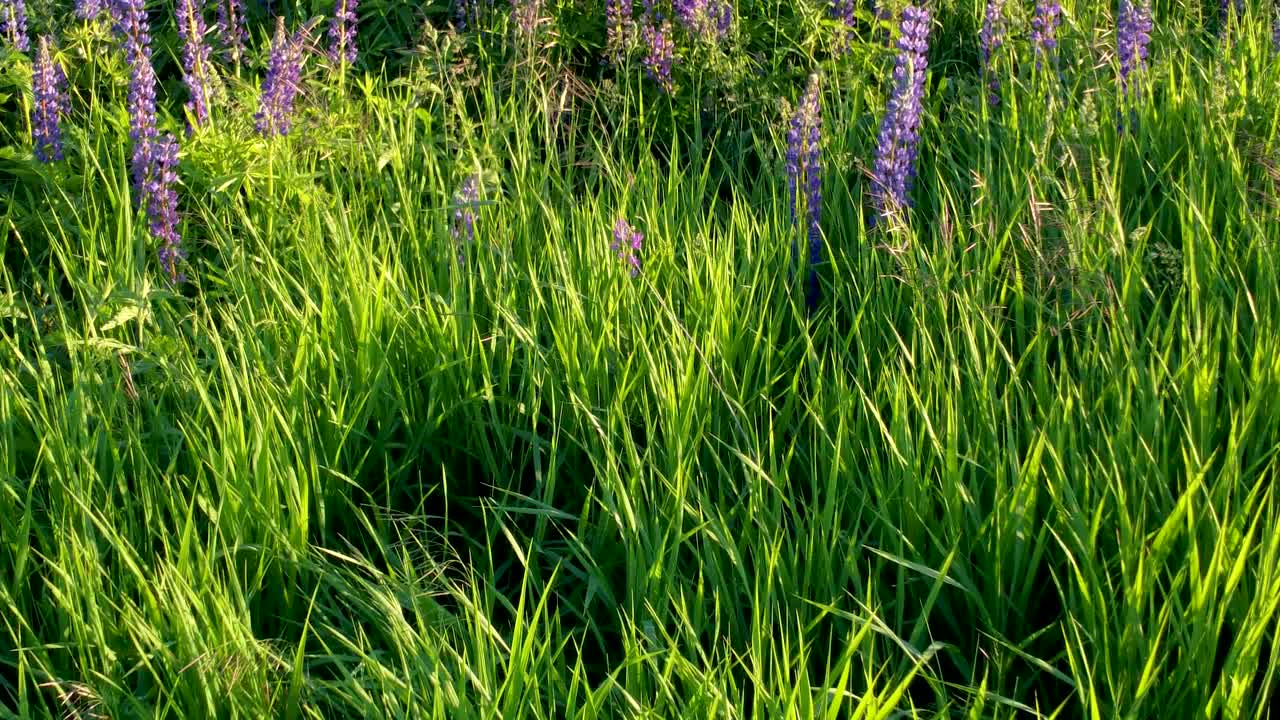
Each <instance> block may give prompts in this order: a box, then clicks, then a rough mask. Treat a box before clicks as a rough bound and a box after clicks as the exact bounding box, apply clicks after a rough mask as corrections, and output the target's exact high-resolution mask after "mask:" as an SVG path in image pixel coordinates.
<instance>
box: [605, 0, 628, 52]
mask: <svg viewBox="0 0 1280 720" xmlns="http://www.w3.org/2000/svg"><path fill="white" fill-rule="evenodd" d="M604 22H605V33H606V47H605V52H606V54H607V56H608V58H609V60H610V61H611V62H613V63H619V62H621V61H622V58H623V56H624V55H625V54H626V47H627V44H628V43H629V42H630V39H631V32H632V21H631V0H605V7H604Z"/></svg>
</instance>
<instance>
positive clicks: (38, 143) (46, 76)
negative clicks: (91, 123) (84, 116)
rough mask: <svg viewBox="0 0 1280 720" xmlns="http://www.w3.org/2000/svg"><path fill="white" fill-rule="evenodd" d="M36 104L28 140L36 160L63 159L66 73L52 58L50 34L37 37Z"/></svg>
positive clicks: (32, 112) (34, 85)
mask: <svg viewBox="0 0 1280 720" xmlns="http://www.w3.org/2000/svg"><path fill="white" fill-rule="evenodd" d="M31 85H32V90H34V95H35V104H34V105H33V106H32V108H31V139H32V144H33V145H34V146H35V156H36V159H37V160H39V161H40V162H42V163H48V162H53V161H55V160H61V159H62V125H61V122H62V118H63V116H65V115H66V114H67V110H68V107H67V95H66V86H67V76H66V74H65V73H63V70H62V65H61V64H60V63H58V62H56V61H54V59H53V55H52V53H51V52H50V50H49V36H47V35H42V36H40V44H39V48H38V49H37V51H36V61H35V66H34V67H33V68H32V74H31Z"/></svg>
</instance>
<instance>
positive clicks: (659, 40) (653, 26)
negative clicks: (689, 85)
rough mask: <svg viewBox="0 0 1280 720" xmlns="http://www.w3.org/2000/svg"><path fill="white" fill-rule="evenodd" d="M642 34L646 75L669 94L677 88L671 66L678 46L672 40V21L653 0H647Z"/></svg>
mask: <svg viewBox="0 0 1280 720" xmlns="http://www.w3.org/2000/svg"><path fill="white" fill-rule="evenodd" d="M640 35H641V38H642V39H643V40H644V44H645V56H644V60H643V65H644V71H645V75H647V76H648V77H649V79H650V80H653V81H654V82H656V83H657V84H658V86H659V87H661V88H662V89H663V90H664V91H666V92H667V93H668V94H669V93H671V92H672V91H673V90H674V89H675V86H674V84H673V83H672V81H671V66H672V65H673V64H674V63H675V55H676V46H675V43H674V42H672V40H671V21H670V20H667V19H665V18H663V17H662V16H661V14H660V13H658V12H657V11H656V10H655V8H654V6H653V0H645V12H644V25H643V26H642V27H641V29H640Z"/></svg>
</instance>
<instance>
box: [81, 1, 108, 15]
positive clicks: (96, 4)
mask: <svg viewBox="0 0 1280 720" xmlns="http://www.w3.org/2000/svg"><path fill="white" fill-rule="evenodd" d="M106 9H107V3H106V0H76V17H78V18H80V19H81V20H94V19H96V18H97V17H98V16H99V15H101V14H102V11H103V10H106Z"/></svg>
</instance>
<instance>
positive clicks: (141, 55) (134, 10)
mask: <svg viewBox="0 0 1280 720" xmlns="http://www.w3.org/2000/svg"><path fill="white" fill-rule="evenodd" d="M113 15H114V16H115V28H116V33H117V34H119V35H120V36H121V37H122V38H123V40H124V52H125V57H126V59H127V60H128V63H129V103H128V106H129V139H130V140H131V141H132V142H133V154H132V157H131V162H130V166H131V167H130V170H131V171H132V175H133V184H134V188H135V190H137V193H138V197H137V201H138V204H139V206H140V207H145V206H146V203H147V185H146V177H147V174H148V172H149V171H150V167H151V163H152V149H151V144H152V140H154V139H155V137H156V73H155V70H154V68H152V66H151V29H150V23H149V21H148V20H147V11H146V6H145V0H116V7H115V9H114V12H113Z"/></svg>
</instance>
